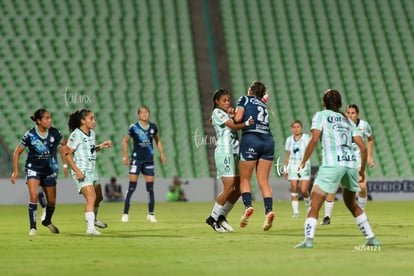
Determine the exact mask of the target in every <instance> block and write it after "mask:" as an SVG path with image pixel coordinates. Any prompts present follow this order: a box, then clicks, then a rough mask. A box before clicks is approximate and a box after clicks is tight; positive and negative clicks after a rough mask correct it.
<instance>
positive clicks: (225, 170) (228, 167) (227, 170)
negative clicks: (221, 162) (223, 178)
mask: <svg viewBox="0 0 414 276" xmlns="http://www.w3.org/2000/svg"><path fill="white" fill-rule="evenodd" d="M230 170H231V168H230V165H226V166H225V167H224V172H226V173H228V172H230Z"/></svg>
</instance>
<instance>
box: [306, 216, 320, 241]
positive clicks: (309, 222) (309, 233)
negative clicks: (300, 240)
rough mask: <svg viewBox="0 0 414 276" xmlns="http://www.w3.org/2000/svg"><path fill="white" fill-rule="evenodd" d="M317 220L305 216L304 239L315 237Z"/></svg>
mask: <svg viewBox="0 0 414 276" xmlns="http://www.w3.org/2000/svg"><path fill="white" fill-rule="evenodd" d="M317 223H318V221H317V220H316V218H311V217H310V218H306V220H305V238H306V240H310V239H313V238H314V237H315V230H316V224H317Z"/></svg>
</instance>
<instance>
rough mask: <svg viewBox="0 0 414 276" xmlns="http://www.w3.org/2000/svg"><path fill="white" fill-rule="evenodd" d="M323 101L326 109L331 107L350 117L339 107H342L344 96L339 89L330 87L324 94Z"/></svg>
mask: <svg viewBox="0 0 414 276" xmlns="http://www.w3.org/2000/svg"><path fill="white" fill-rule="evenodd" d="M323 102H324V103H325V107H326V109H330V110H332V111H335V112H339V113H341V114H342V116H344V117H345V118H348V117H347V116H346V115H345V114H344V113H343V112H342V111H340V110H339V109H340V108H341V107H342V98H341V94H340V93H339V91H338V90H334V89H328V90H326V91H325V94H324V95H323Z"/></svg>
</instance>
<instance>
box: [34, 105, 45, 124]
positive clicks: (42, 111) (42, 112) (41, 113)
mask: <svg viewBox="0 0 414 276" xmlns="http://www.w3.org/2000/svg"><path fill="white" fill-rule="evenodd" d="M46 112H49V111H47V109H45V108H40V109H38V110H36V111H35V113H34V114H33V115H32V116H30V119H32V121H33V122H35V123H36V124H37V120H42V118H43V116H44V115H45V113H46Z"/></svg>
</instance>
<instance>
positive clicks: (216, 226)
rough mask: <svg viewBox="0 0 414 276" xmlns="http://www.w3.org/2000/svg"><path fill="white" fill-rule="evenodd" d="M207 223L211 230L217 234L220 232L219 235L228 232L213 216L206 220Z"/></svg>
mask: <svg viewBox="0 0 414 276" xmlns="http://www.w3.org/2000/svg"><path fill="white" fill-rule="evenodd" d="M206 223H207V224H208V225H210V226H211V228H213V230H214V231H216V232H218V233H224V232H226V230H225V229H224V228H223V227H221V226H220V224H219V223H218V222H217V221H216V220H215V219H214V218H213V217H212V216H209V217H208V218H207V219H206Z"/></svg>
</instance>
